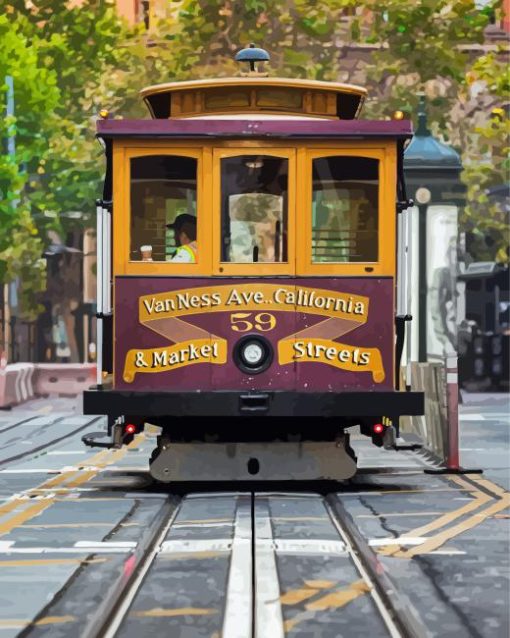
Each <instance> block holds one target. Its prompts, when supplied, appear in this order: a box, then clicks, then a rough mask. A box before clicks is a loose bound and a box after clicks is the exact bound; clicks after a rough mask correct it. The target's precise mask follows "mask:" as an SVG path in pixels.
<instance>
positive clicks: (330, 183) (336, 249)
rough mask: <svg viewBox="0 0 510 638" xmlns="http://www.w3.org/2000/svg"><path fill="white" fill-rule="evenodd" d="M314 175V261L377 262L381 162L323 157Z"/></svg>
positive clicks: (342, 157) (319, 160)
mask: <svg viewBox="0 0 510 638" xmlns="http://www.w3.org/2000/svg"><path fill="white" fill-rule="evenodd" d="M312 173H313V191H312V261H313V262H314V263H344V262H376V261H377V260H378V219H379V210H378V209H379V206H378V182H379V161H378V160H375V159H369V158H365V157H352V156H332V157H322V158H318V159H315V160H313V167H312Z"/></svg>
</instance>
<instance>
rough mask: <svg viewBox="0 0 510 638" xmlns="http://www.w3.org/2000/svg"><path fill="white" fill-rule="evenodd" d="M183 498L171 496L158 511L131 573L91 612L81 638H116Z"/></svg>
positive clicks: (122, 574) (143, 539) (114, 585)
mask: <svg viewBox="0 0 510 638" xmlns="http://www.w3.org/2000/svg"><path fill="white" fill-rule="evenodd" d="M179 504H180V499H179V498H177V497H172V496H170V497H169V499H168V500H167V501H166V502H165V503H164V504H163V506H162V508H161V510H160V511H159V512H158V514H157V516H156V519H155V520H154V522H153V524H152V525H150V526H149V527H148V528H145V529H144V532H143V534H142V536H141V538H140V540H139V542H138V544H137V546H136V549H135V550H134V552H133V553H132V554H131V555H130V557H129V558H130V559H131V560H133V557H134V565H133V568H132V571H131V572H130V573H126V572H124V571H123V572H122V573H121V574H120V575H119V576H118V577H117V579H116V580H115V581H114V582H113V583H112V585H111V587H110V589H109V592H108V594H107V595H106V596H105V597H104V600H103V602H102V603H101V604H100V605H99V606H98V608H97V609H96V612H95V613H94V614H93V615H91V616H90V617H89V619H88V621H87V624H86V625H85V627H84V628H83V629H82V630H81V631H80V638H113V636H115V634H116V633H117V631H118V629H119V627H120V626H121V624H122V622H123V620H124V618H125V617H126V615H127V613H128V611H129V608H130V607H131V604H132V602H133V600H134V599H135V597H136V595H137V593H138V592H139V591H140V589H141V586H142V584H143V581H144V579H145V576H146V575H147V572H148V571H149V569H150V568H151V566H152V564H153V562H154V559H155V558H156V556H157V554H158V552H159V549H160V546H161V543H162V542H163V540H164V539H165V537H166V535H167V534H168V531H169V529H170V527H171V526H172V524H173V522H174V520H175V517H176V516H177V512H178V511H179Z"/></svg>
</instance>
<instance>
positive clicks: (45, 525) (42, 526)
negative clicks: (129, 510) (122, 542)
mask: <svg viewBox="0 0 510 638" xmlns="http://www.w3.org/2000/svg"><path fill="white" fill-rule="evenodd" d="M137 524H138V523H127V525H137ZM127 525H126V524H124V525H123V527H126V526H127ZM111 526H112V525H111V523H87V524H86V527H111ZM21 527H23V529H60V528H61V527H62V528H64V529H68V528H75V527H76V528H78V527H84V523H40V524H38V525H37V524H35V523H34V524H27V525H22V526H21Z"/></svg>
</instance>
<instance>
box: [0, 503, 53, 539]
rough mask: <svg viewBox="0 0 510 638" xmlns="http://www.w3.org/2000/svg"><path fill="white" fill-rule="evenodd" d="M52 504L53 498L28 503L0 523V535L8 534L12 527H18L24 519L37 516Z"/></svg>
mask: <svg viewBox="0 0 510 638" xmlns="http://www.w3.org/2000/svg"><path fill="white" fill-rule="evenodd" d="M52 504H53V499H52V498H48V499H45V500H43V501H37V502H36V503H32V505H29V506H28V507H27V508H25V509H24V510H22V511H21V512H18V514H14V515H13V516H11V517H10V518H9V519H8V520H6V521H4V522H3V523H0V536H3V535H4V534H8V533H9V532H10V531H11V530H12V529H14V528H15V527H18V526H19V525H22V524H23V523H24V522H25V521H28V520H30V519H31V518H33V517H34V516H37V515H38V514H40V513H41V512H43V511H44V510H45V509H46V508H47V507H49V506H50V505H52Z"/></svg>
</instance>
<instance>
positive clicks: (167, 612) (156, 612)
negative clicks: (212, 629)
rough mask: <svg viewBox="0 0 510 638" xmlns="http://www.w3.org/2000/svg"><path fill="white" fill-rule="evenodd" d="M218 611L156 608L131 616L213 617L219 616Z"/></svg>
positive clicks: (189, 608)
mask: <svg viewBox="0 0 510 638" xmlns="http://www.w3.org/2000/svg"><path fill="white" fill-rule="evenodd" d="M217 613H218V610H217V609H209V608H204V607H181V608H180V609H162V608H161V607H156V608H154V609H148V610H147V611H133V612H131V613H130V614H129V615H130V616H136V617H137V618H148V617H150V618H173V617H174V616H211V615H212V614H217Z"/></svg>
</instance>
